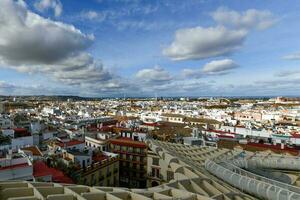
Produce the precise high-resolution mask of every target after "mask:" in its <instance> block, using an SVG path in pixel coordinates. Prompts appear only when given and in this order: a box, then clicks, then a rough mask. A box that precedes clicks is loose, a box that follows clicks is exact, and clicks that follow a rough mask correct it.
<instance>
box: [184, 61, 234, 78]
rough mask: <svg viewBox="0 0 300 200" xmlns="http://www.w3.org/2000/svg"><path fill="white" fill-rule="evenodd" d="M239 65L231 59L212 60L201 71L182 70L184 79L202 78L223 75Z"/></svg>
mask: <svg viewBox="0 0 300 200" xmlns="http://www.w3.org/2000/svg"><path fill="white" fill-rule="evenodd" d="M238 67H239V65H238V64H237V63H235V62H234V61H233V60H231V59H223V60H213V61H211V62H209V63H207V64H205V65H204V66H203V68H202V69H183V71H182V74H183V76H184V77H185V78H202V77H205V76H209V75H225V74H228V73H229V72H230V71H231V70H232V69H235V68H238Z"/></svg>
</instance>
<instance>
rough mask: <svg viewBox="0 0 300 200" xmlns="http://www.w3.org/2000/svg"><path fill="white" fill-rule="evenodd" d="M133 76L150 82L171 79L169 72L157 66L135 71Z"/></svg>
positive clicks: (155, 82) (159, 82)
mask: <svg viewBox="0 0 300 200" xmlns="http://www.w3.org/2000/svg"><path fill="white" fill-rule="evenodd" d="M135 77H136V78H137V79H139V80H140V81H142V82H145V83H151V84H161V83H162V82H167V81H170V80H172V76H171V75H170V74H169V72H168V71H166V70H164V69H163V68H161V67H159V66H156V67H154V68H149V69H142V70H140V71H138V72H137V73H136V75H135Z"/></svg>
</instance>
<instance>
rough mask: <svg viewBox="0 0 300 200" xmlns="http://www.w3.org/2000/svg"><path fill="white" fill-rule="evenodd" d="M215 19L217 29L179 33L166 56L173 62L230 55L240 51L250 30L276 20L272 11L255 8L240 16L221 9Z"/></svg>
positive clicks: (177, 32) (199, 29) (214, 16)
mask: <svg viewBox="0 0 300 200" xmlns="http://www.w3.org/2000/svg"><path fill="white" fill-rule="evenodd" d="M212 17H213V19H214V20H215V21H216V22H217V26H212V27H201V26H198V27H194V28H187V29H179V30H177V31H176V33H175V38H174V41H173V42H172V43H171V44H170V45H169V46H167V47H165V48H164V49H163V54H164V55H165V56H168V57H169V58H171V59H172V60H193V59H194V60H195V59H204V58H210V57H218V56H227V55H229V54H231V53H233V52H235V51H237V50H238V49H240V48H241V46H242V45H243V43H244V41H245V39H246V37H247V36H248V34H249V32H250V30H251V29H253V28H256V29H258V30H262V29H266V28H269V27H271V26H272V25H273V24H274V23H275V21H276V20H275V19H274V16H273V15H272V13H271V12H269V11H259V10H255V9H250V10H247V11H245V12H242V13H239V12H236V11H232V10H227V9H225V8H219V9H217V10H216V11H215V12H213V13H212Z"/></svg>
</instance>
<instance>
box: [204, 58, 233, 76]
mask: <svg viewBox="0 0 300 200" xmlns="http://www.w3.org/2000/svg"><path fill="white" fill-rule="evenodd" d="M237 67H238V64H236V63H235V62H234V61H233V60H231V59H223V60H213V61H211V62H209V63H207V64H205V65H204V67H203V72H205V73H218V72H224V71H228V70H231V69H235V68H237Z"/></svg>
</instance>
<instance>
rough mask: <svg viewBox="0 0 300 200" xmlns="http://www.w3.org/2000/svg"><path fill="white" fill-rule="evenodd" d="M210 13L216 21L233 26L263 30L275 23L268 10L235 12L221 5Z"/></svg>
mask: <svg viewBox="0 0 300 200" xmlns="http://www.w3.org/2000/svg"><path fill="white" fill-rule="evenodd" d="M211 15H212V17H213V19H214V20H215V21H216V22H218V23H220V24H223V25H229V26H233V27H235V28H245V29H252V28H256V29H258V30H263V29H267V28H269V27H271V26H272V25H274V24H275V23H276V19H275V17H274V15H273V14H272V13H271V12H270V11H268V10H262V11H261V10H256V9H249V10H246V11H244V12H237V11H234V10H229V9H227V8H223V7H221V8H218V9H217V10H216V11H214V12H213V13H212V14H211Z"/></svg>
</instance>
